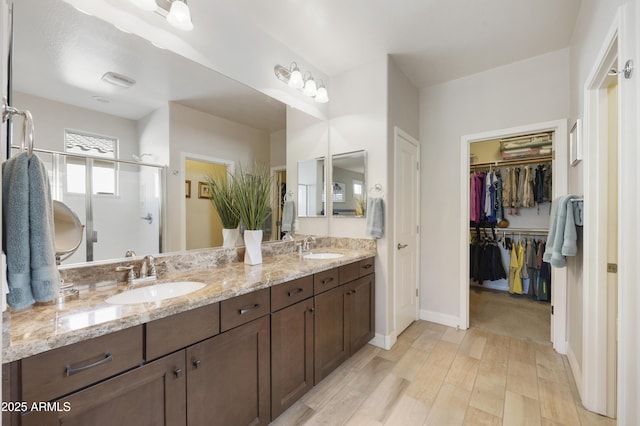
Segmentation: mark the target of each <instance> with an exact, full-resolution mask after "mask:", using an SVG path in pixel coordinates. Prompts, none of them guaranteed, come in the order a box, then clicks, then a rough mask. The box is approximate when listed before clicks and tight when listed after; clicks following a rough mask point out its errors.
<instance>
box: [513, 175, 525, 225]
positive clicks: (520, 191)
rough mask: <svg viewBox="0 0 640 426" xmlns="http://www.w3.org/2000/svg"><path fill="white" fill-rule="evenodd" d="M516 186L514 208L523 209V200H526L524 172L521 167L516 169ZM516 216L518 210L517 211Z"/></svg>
mask: <svg viewBox="0 0 640 426" xmlns="http://www.w3.org/2000/svg"><path fill="white" fill-rule="evenodd" d="M515 185H516V191H515V192H516V202H515V204H514V205H513V207H516V208H517V207H522V200H523V198H524V171H523V170H521V169H520V168H519V167H516V168H515ZM516 214H518V213H517V210H516Z"/></svg>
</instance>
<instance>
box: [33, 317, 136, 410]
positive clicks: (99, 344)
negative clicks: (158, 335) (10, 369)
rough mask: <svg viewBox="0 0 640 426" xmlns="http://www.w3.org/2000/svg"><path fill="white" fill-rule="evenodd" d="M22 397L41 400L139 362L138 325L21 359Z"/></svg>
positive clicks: (48, 399)
mask: <svg viewBox="0 0 640 426" xmlns="http://www.w3.org/2000/svg"><path fill="white" fill-rule="evenodd" d="M21 363H22V365H21V370H22V372H21V376H22V401H25V402H27V403H31V402H44V401H50V400H52V399H54V398H55V397H57V396H61V395H64V394H67V393H69V392H73V391H75V390H77V389H80V388H83V387H85V386H88V385H90V384H92V383H96V382H98V381H100V380H103V379H106V378H107V377H111V376H114V375H116V374H118V373H121V372H123V371H125V370H128V369H130V368H133V367H137V366H139V365H141V364H142V326H141V325H138V326H136V327H131V328H127V329H125V330H121V331H116V332H115V333H111V334H107V335H104V336H100V337H96V338H94V339H90V340H85V341H83V342H78V343H74V344H72V345H69V346H64V347H62V348H58V349H53V350H51V351H48V352H44V353H41V354H38V355H34V356H31V357H29V358H25V359H23V360H22V361H21Z"/></svg>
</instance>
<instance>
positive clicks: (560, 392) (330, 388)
mask: <svg viewBox="0 0 640 426" xmlns="http://www.w3.org/2000/svg"><path fill="white" fill-rule="evenodd" d="M273 424H275V425H332V426H333V425H345V424H346V425H401V426H410V425H435V426H454V425H506V426H514V425H543V426H551V425H585V426H586V425H607V426H609V425H615V424H616V422H615V420H612V419H608V418H606V417H602V416H599V415H597V414H594V413H590V412H588V411H587V410H585V409H584V408H583V407H582V405H581V404H580V400H579V397H578V394H577V391H576V388H575V384H574V383H573V380H572V377H571V375H570V368H569V364H568V361H567V358H566V357H565V356H561V355H559V354H557V353H556V352H555V351H554V350H553V348H552V347H551V344H549V343H534V342H533V341H531V340H526V339H520V338H514V337H510V336H505V335H501V334H496V333H492V332H490V331H486V330H481V329H479V328H470V329H468V330H466V331H460V330H456V329H454V328H449V327H445V326H442V325H438V324H434V323H430V322H426V321H417V322H415V323H414V324H412V325H411V326H410V327H409V328H408V329H407V330H406V331H405V332H404V333H402V334H401V335H400V336H399V338H398V341H397V343H396V344H395V346H394V347H393V349H392V350H390V351H385V350H383V349H380V348H377V347H374V346H371V345H367V346H366V347H364V348H363V349H362V350H361V351H360V352H358V353H357V354H355V355H354V356H353V357H352V358H350V359H349V360H348V361H347V362H345V363H344V364H343V365H342V366H340V367H339V368H338V369H337V370H336V371H334V372H333V373H332V374H331V375H330V376H329V377H327V378H326V379H325V380H324V381H322V382H321V383H320V384H319V385H318V386H316V387H315V388H313V389H312V390H311V391H310V392H309V393H307V394H306V395H305V396H304V397H303V398H302V399H301V400H300V401H298V402H297V403H296V404H295V405H293V406H292V407H291V408H290V409H289V410H287V411H286V412H285V413H284V414H282V415H281V416H280V417H279V418H278V419H276V421H275V422H274V423H273Z"/></svg>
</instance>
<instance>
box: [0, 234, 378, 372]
mask: <svg viewBox="0 0 640 426" xmlns="http://www.w3.org/2000/svg"><path fill="white" fill-rule="evenodd" d="M316 251H317V252H323V251H325V252H326V251H330V252H335V253H342V254H344V257H341V258H338V259H326V260H310V259H302V258H301V257H300V256H299V255H298V254H282V255H278V256H273V257H265V258H263V263H262V264H260V265H255V266H249V265H245V264H244V263H231V264H224V265H218V266H214V267H211V268H207V269H198V270H192V271H189V272H181V273H175V274H170V275H167V276H164V277H162V278H161V279H159V280H158V281H157V282H158V283H160V282H168V281H199V282H203V283H205V284H206V286H205V287H204V288H203V289H201V290H198V291H196V292H193V293H190V294H188V295H186V296H180V297H175V298H173V299H168V300H163V301H159V302H152V303H140V304H135V305H111V304H108V303H106V302H105V299H106V298H107V297H109V296H112V295H114V294H116V293H118V292H122V291H125V290H129V289H131V288H138V287H142V286H144V285H152V284H153V283H149V284H139V285H136V286H134V287H129V286H126V285H116V284H112V285H105V286H99V287H96V288H95V289H93V290H90V291H88V290H87V291H81V292H80V297H79V298H78V299H77V300H71V301H67V302H65V303H64V304H63V305H49V306H33V307H31V308H28V309H24V310H21V311H17V312H9V313H5V316H4V324H3V326H4V327H5V328H6V327H9V329H8V331H9V336H10V341H9V345H8V346H6V342H5V346H6V347H5V348H3V351H2V362H3V363H8V362H11V361H15V360H18V359H22V358H26V357H29V356H32V355H35V354H38V353H41V352H45V351H48V350H51V349H55V348H59V347H62V346H66V345H69V344H72V343H76V342H80V341H83V340H87V339H91V338H94V337H98V336H102V335H104V334H108V333H112V332H114V331H118V330H122V329H125V328H128V327H133V326H136V325H139V324H144V323H146V322H149V321H152V320H155V319H159V318H164V317H167V316H170V315H174V314H177V313H180V312H184V311H188V310H190V309H194V308H198V307H201V306H205V305H209V304H211V303H215V302H219V301H222V300H225V299H229V298H231V297H234V296H239V295H242V294H245V293H250V292H252V291H255V290H259V289H262V288H267V287H271V286H272V285H276V284H280V283H283V282H285V281H290V280H293V279H296V278H300V277H303V276H307V275H311V274H314V273H317V272H320V271H324V270H327V269H331V268H334V267H337V266H340V265H344V264H348V263H352V262H356V261H358V260H362V259H366V258H369V257H372V256H375V255H376V253H375V250H371V249H351V248H349V249H345V248H337V247H330V248H323V249H319V250H314V252H316ZM5 336H6V333H5Z"/></svg>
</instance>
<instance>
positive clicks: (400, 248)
mask: <svg viewBox="0 0 640 426" xmlns="http://www.w3.org/2000/svg"><path fill="white" fill-rule="evenodd" d="M408 246H409V244H400V243H398V250H402V249H403V248H405V247H408Z"/></svg>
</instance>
